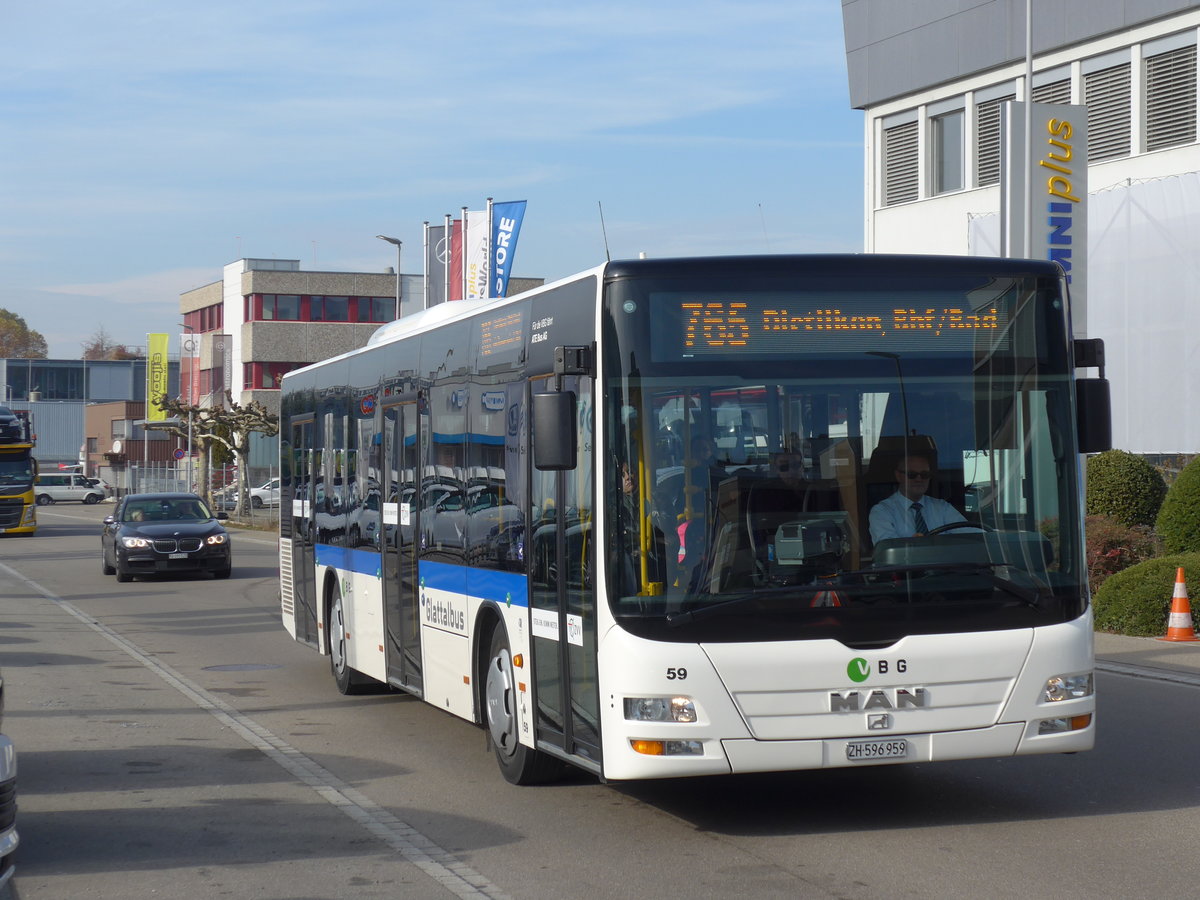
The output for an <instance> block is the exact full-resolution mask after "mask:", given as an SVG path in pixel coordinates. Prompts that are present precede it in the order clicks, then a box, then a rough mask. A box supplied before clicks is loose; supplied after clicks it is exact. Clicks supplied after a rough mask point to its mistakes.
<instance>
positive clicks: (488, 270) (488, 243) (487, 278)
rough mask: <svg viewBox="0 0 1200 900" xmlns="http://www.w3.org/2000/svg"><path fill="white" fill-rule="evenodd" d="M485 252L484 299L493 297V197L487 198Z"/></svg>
mask: <svg viewBox="0 0 1200 900" xmlns="http://www.w3.org/2000/svg"><path fill="white" fill-rule="evenodd" d="M483 247H484V254H483V285H484V286H483V299H484V300H491V299H492V251H493V250H494V249H495V248H493V247H492V198H491V197H488V198H487V237H486V238H485V239H484V244H483Z"/></svg>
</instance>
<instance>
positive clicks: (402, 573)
mask: <svg viewBox="0 0 1200 900" xmlns="http://www.w3.org/2000/svg"><path fill="white" fill-rule="evenodd" d="M383 458H384V463H383V485H382V489H381V490H382V498H383V503H382V505H381V510H382V516H381V518H382V525H381V528H382V546H381V549H382V550H383V609H384V619H385V621H386V624H387V674H388V681H389V682H390V683H391V684H393V685H396V686H397V687H400V688H403V689H404V690H406V691H410V692H412V693H414V694H417V695H420V693H421V690H422V680H421V620H420V605H419V595H418V591H417V542H416V535H417V507H418V506H419V503H418V499H419V497H418V488H419V484H418V466H417V408H416V404H414V403H399V404H395V405H392V406H387V407H384V410H383Z"/></svg>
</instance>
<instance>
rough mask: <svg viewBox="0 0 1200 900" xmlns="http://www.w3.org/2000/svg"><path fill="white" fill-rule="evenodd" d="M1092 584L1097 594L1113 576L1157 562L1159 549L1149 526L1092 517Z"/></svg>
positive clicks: (1089, 531)
mask: <svg viewBox="0 0 1200 900" xmlns="http://www.w3.org/2000/svg"><path fill="white" fill-rule="evenodd" d="M1084 532H1085V534H1086V535H1087V569H1088V585H1089V586H1090V587H1091V589H1092V593H1093V594H1094V593H1096V591H1097V590H1099V589H1100V585H1102V584H1103V583H1104V582H1105V581H1106V580H1107V579H1108V578H1109V577H1110V576H1112V575H1115V574H1116V573H1117V572H1121V571H1124V570H1125V569H1128V568H1129V567H1130V566H1132V565H1136V564H1137V563H1140V562H1144V561H1146V560H1148V559H1153V558H1154V556H1155V555H1156V554H1157V553H1158V550H1159V541H1158V539H1157V538H1156V537H1155V535H1154V532H1153V531H1152V530H1151V529H1149V528H1147V527H1146V526H1145V525H1122V524H1121V523H1120V522H1118V521H1116V520H1115V519H1110V518H1109V517H1108V516H1088V517H1087V519H1086V520H1085V522H1084Z"/></svg>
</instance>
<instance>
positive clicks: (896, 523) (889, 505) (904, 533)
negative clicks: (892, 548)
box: [870, 453, 966, 544]
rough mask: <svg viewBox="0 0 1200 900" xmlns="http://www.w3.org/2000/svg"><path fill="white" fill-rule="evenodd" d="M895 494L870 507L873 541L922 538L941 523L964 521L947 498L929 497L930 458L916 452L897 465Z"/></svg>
mask: <svg viewBox="0 0 1200 900" xmlns="http://www.w3.org/2000/svg"><path fill="white" fill-rule="evenodd" d="M895 474H896V481H897V484H898V487H897V489H896V493H894V494H892V496H890V497H888V498H887V499H886V500H881V501H879V502H878V503H876V504H875V505H874V506H872V507H871V517H870V518H871V540H872V542H874V543H876V544H878V543H879V542H880V541H882V540H886V539H887V538H902V537H919V536H921V535H924V534H928V533H929V532H930V531H932V530H933V529H935V528H940V527H941V526H942V525H949V524H951V523H953V522H965V521H966V519H965V518H963V516H962V514H961V513H959V511H958V510H957V509H955V508H954V507H953V506H951V505H950V504H949V503H947V502H946V501H945V500H939V499H938V498H937V497H928V496H926V494H927V492H928V491H929V482H930V479H932V478H933V463H932V460H931V458H930V457H928V456H925V455H922V454H919V453H913V454H910V455H908V456H905V457H904V458H902V459H901V460H900V462H899V463H898V464H897V465H896V473H895Z"/></svg>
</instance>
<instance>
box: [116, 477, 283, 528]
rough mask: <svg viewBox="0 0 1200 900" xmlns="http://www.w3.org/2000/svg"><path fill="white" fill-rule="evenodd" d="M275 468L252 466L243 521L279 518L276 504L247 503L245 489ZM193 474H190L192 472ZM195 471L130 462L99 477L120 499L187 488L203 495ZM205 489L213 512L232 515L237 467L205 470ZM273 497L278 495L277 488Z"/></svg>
mask: <svg viewBox="0 0 1200 900" xmlns="http://www.w3.org/2000/svg"><path fill="white" fill-rule="evenodd" d="M278 472H279V470H278V469H275V468H266V467H262V468H253V469H251V470H250V479H249V481H248V483H247V498H246V505H245V508H244V509H243V510H242V514H241V517H242V518H243V519H245V520H247V521H256V522H257V521H260V522H262V523H264V524H265V523H267V522H271V521H276V520H278V518H279V507H278V505H277V502H278V501H275V504H272V503H271V502H267V503H264V504H262V505H261V506H255V504H254V503H252V502H251V498H250V496H249V490H250V489H252V488H257V487H259V486H260V485H264V484H266V483H267V482H268V481H270V480H271V479H272V478H274V477H275V476H276V475H277V474H278ZM193 473H194V474H193ZM198 474H199V472H198V471H195V470H194V469H192V468H191V467H189V466H188V465H187V463H186V462H183V463H173V462H172V463H165V462H151V463H145V464H134V465H130V466H128V467H125V468H121V469H111V470H108V471H106V472H103V473H102V474H101V477H102V478H103V479H104V480H105V481H106V482H107V483H108V484H109V485H111V487H112V489H113V495H114V497H115V498H117V499H120V498H121V497H124V496H125V495H126V494H149V493H159V492H164V491H191V492H194V493H198V494H203V493H204V491H203V490H202V487H201V485H200V484H198V483H197V482H196V481H194V480H193V477H194V475H198ZM208 484H209V488H210V490H211V493H212V498H213V504H214V506H216V508H217V511H219V512H225V513H229V514H233V513H234V511H235V509H236V505H237V494H236V492H237V467H236V466H221V467H216V468H213V469H211V470H210V471H209V477H208ZM275 496H276V497H278V491H276V493H275Z"/></svg>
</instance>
